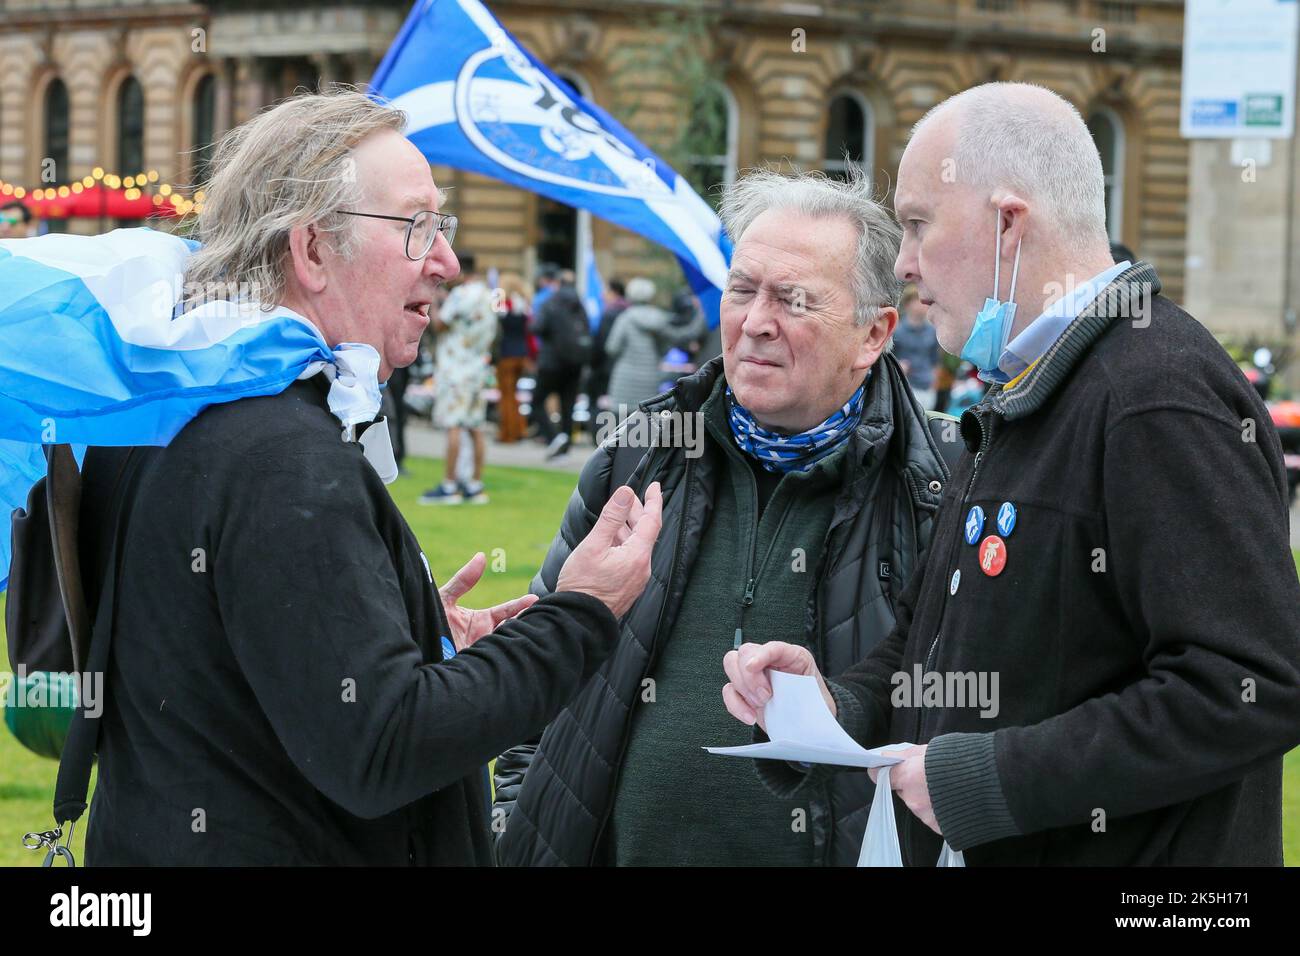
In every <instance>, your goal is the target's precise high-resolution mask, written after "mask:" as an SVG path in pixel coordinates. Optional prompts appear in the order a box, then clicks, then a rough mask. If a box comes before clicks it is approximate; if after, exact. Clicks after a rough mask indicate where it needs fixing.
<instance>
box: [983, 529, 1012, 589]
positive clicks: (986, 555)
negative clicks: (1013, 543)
mask: <svg viewBox="0 0 1300 956" xmlns="http://www.w3.org/2000/svg"><path fill="white" fill-rule="evenodd" d="M1006 566H1007V543H1006V542H1005V541H1003V540H1002V539H1001V538H999V537H998V536H997V535H995V534H991V535H989V536H988V537H987V538H985V539H984V541H983V542H981V544H980V570H981V571H983V572H984V573H985V574H987V575H988V576H989V577H991V578H995V577H997V576H998V575H999V574H1001V573H1002V569H1003V568H1005V567H1006Z"/></svg>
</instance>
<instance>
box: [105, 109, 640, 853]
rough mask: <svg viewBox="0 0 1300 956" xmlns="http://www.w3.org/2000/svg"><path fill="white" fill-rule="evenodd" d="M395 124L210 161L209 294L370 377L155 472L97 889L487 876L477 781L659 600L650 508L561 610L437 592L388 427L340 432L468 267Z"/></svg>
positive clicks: (283, 139)
mask: <svg viewBox="0 0 1300 956" xmlns="http://www.w3.org/2000/svg"><path fill="white" fill-rule="evenodd" d="M404 124H405V117H404V115H403V114H402V113H401V112H399V111H395V110H390V109H388V108H386V107H383V106H381V105H379V104H377V103H375V102H374V101H373V100H371V99H370V98H369V97H366V96H364V95H362V94H359V93H339V94H328V95H311V96H304V97H298V98H295V99H291V100H288V101H286V102H284V103H282V104H280V105H279V106H277V107H276V108H275V109H272V110H269V111H267V112H264V113H261V114H259V115H258V116H257V117H255V118H254V119H252V120H250V121H249V123H248V124H247V125H246V126H244V127H242V128H241V129H240V130H238V131H237V133H238V135H235V136H232V137H231V138H229V139H227V140H226V141H224V142H223V143H222V144H221V145H220V146H219V147H218V149H217V157H216V161H215V167H214V168H215V172H214V177H213V180H212V183H211V185H210V186H209V190H208V203H209V205H208V210H207V211H208V212H209V214H210V216H211V218H205V220H204V226H203V229H202V232H201V234H200V237H201V239H202V241H203V242H204V247H203V248H204V251H205V252H207V253H208V255H207V256H206V257H205V258H203V259H199V258H198V255H201V253H199V254H196V258H195V260H193V264H192V268H194V269H196V270H198V274H199V275H203V274H216V275H220V276H223V277H224V279H225V280H226V281H227V282H228V284H229V286H230V287H232V288H233V287H239V288H247V287H249V286H247V285H245V282H246V281H247V282H250V283H252V287H260V288H263V289H266V290H268V292H269V294H270V295H271V296H273V300H274V301H275V302H276V303H277V304H278V305H280V306H282V307H284V308H287V309H290V310H292V311H293V312H295V313H297V314H298V315H299V316H300V317H301V319H302V321H304V322H308V323H310V324H312V325H313V326H315V327H316V328H317V329H318V330H319V331H320V333H321V335H322V336H323V337H324V339H325V340H326V342H327V343H328V344H329V345H330V347H331V348H332V349H334V350H335V356H336V359H337V360H338V361H339V362H340V363H344V362H345V361H351V362H352V363H353V364H351V365H343V364H340V365H339V366H338V367H336V366H335V365H332V364H330V365H326V367H325V369H322V370H321V373H319V374H316V375H313V376H310V377H307V378H303V379H300V380H299V381H297V382H295V383H293V384H292V385H291V386H290V387H289V388H288V389H286V390H285V391H284V392H282V393H280V394H278V395H273V396H267V397H258V398H247V399H242V400H238V401H234V402H230V403H228V404H222V405H217V406H213V407H211V408H209V409H207V410H206V411H204V412H203V413H201V414H200V415H199V416H198V417H197V418H195V419H194V420H193V421H192V422H190V423H189V424H188V425H187V426H186V427H185V428H183V429H182V430H181V432H180V433H179V434H178V435H177V436H176V438H175V439H174V440H173V441H172V442H171V443H170V444H169V445H168V446H167V447H165V448H161V449H156V450H149V459H148V461H147V463H145V464H144V465H142V466H141V467H140V469H139V471H138V473H137V478H136V480H135V481H134V482H133V483H132V485H131V488H130V499H129V500H130V501H131V502H133V507H132V510H131V512H130V518H129V520H128V521H127V524H126V527H125V532H124V536H123V538H122V545H121V549H120V552H119V553H118V556H117V562H118V563H117V567H118V573H117V578H116V580H117V582H118V587H117V588H116V589H115V594H116V606H115V610H114V613H113V620H112V632H113V643H112V653H111V657H110V666H109V669H108V674H107V679H106V682H105V684H106V695H107V699H106V702H105V704H104V707H103V716H102V718H101V719H102V720H103V725H102V730H101V732H100V740H99V751H98V752H99V778H98V784H97V788H96V790H95V794H94V799H93V802H92V804H91V809H90V822H89V829H88V832H87V837H86V860H87V862H88V863H90V864H92V865H123V864H125V865H168V866H176V865H188V864H208V865H223V866H224V865H271V864H291V865H297V864H315V865H350V864H365V865H386V866H393V865H403V866H405V865H414V864H451V865H472V864H490V863H491V862H492V857H491V852H490V842H489V832H490V827H489V818H488V801H489V790H488V780H487V770H486V767H487V763H488V761H489V760H490V759H491V758H492V757H493V756H494V755H495V754H496V753H498V752H499V751H500V750H501V749H502V748H504V747H506V746H508V745H509V744H510V743H512V742H514V741H517V740H519V739H520V738H521V737H526V736H528V735H529V734H533V733H536V732H538V731H539V730H540V729H541V728H542V727H543V726H545V725H546V723H547V722H548V721H549V720H550V719H551V718H553V717H554V716H555V714H556V713H557V712H558V710H559V708H560V707H561V705H563V704H564V703H565V702H566V701H567V700H568V699H569V698H570V697H571V696H572V695H573V694H574V693H576V692H577V690H578V689H579V688H580V687H582V685H583V684H584V683H585V681H586V680H587V678H588V677H589V676H590V675H591V674H593V673H594V672H595V669H596V667H597V666H598V665H599V664H600V663H601V662H602V661H603V660H604V658H605V656H606V654H607V653H608V652H609V650H610V649H611V647H612V646H613V645H614V643H615V641H616V638H617V623H616V620H617V617H618V615H620V614H622V613H623V612H624V611H625V610H626V609H627V607H629V606H630V604H631V602H632V600H633V598H634V597H635V596H636V595H637V594H639V592H640V591H641V589H642V587H643V585H644V583H645V581H646V580H647V578H648V575H649V570H650V551H651V547H652V545H653V542H654V540H655V536H656V535H657V531H658V520H659V519H658V515H659V505H658V495H657V488H656V487H650V488H648V489H647V490H646V495H645V505H644V507H642V505H641V503H640V502H636V503H635V505H634V503H633V496H632V495H631V493H630V492H629V491H627V490H621V491H620V492H619V494H618V495H616V497H615V498H614V499H612V500H611V502H610V506H609V507H608V508H606V509H604V511H603V512H602V514H601V517H600V519H599V520H598V522H597V529H598V531H597V533H596V534H594V535H592V536H591V537H589V538H588V542H587V544H585V545H584V547H583V548H581V549H579V550H578V551H575V552H574V554H573V556H572V558H570V560H569V561H568V562H567V563H566V564H565V566H564V568H563V570H562V573H561V575H560V581H559V582H558V584H557V588H556V592H555V593H554V594H553V595H552V596H549V597H547V598H543V599H541V600H537V598H535V597H533V596H531V595H525V596H524V597H522V598H518V599H516V600H513V601H508V602H506V603H504V604H500V605H498V606H496V607H493V608H490V609H486V610H471V609H470V608H468V607H466V606H464V605H463V604H462V600H463V598H464V596H465V594H466V593H467V592H468V591H469V590H470V589H471V588H472V587H473V586H474V584H475V582H476V581H477V580H478V579H479V577H480V575H481V574H482V573H483V570H484V566H485V563H486V561H485V558H484V556H483V555H482V553H480V554H478V555H476V556H475V557H474V558H473V559H471V561H470V562H469V563H468V564H467V565H466V566H465V567H464V568H462V569H461V570H460V571H459V572H458V573H457V574H456V575H455V576H454V577H452V579H451V580H450V581H449V582H448V583H447V584H446V585H444V586H443V587H442V588H441V589H439V588H438V587H437V586H436V585H435V584H434V581H433V576H432V574H431V572H430V568H429V561H428V559H427V558H426V556H425V554H424V552H423V550H422V549H421V545H420V543H419V542H418V541H417V540H416V538H415V536H414V534H413V533H412V532H411V529H410V527H409V526H408V525H407V523H406V522H405V521H404V520H403V518H402V515H401V513H400V512H399V511H398V509H397V507H396V505H395V504H394V502H393V500H392V498H391V496H390V495H389V494H388V492H387V490H386V489H385V487H384V484H383V481H382V480H381V477H380V472H381V471H382V472H384V473H388V474H391V472H392V471H393V470H395V469H393V463H392V459H391V455H387V456H385V454H384V453H383V452H384V450H385V449H386V447H387V445H386V442H384V441H383V438H386V435H387V433H386V431H385V429H384V426H383V425H382V424H380V423H373V422H365V421H362V422H361V424H360V430H359V431H358V430H357V429H358V425H357V424H356V423H355V420H353V423H352V424H350V425H348V426H347V427H346V428H345V427H344V425H343V421H342V419H341V418H340V417H338V416H337V415H336V412H335V409H336V407H339V406H340V405H347V404H352V405H353V406H354V407H359V405H358V403H361V404H364V402H365V401H366V400H367V396H371V395H373V396H374V397H375V398H376V399H377V396H378V386H379V382H380V381H382V380H384V379H386V378H388V377H389V375H390V374H391V373H392V370H393V369H394V368H397V367H399V366H401V365H404V364H406V363H409V362H411V361H412V360H413V359H414V358H415V355H416V348H417V347H418V342H419V338H420V334H421V333H422V332H423V330H424V327H425V324H426V323H427V316H426V314H425V311H424V308H425V307H426V305H427V303H428V302H429V301H431V299H432V297H433V294H434V289H435V287H436V286H437V285H438V283H440V282H442V281H444V280H446V279H448V278H451V277H453V276H455V275H456V273H457V271H458V268H459V267H458V264H457V262H456V257H455V255H454V254H453V252H452V251H451V245H450V242H449V239H450V230H447V231H443V230H442V229H440V228H439V227H438V223H439V221H440V218H441V217H440V214H439V213H438V212H437V211H436V210H437V206H438V203H439V193H438V190H437V189H436V188H435V186H434V183H433V180H432V178H431V177H430V174H429V165H428V163H427V162H426V160H425V159H424V157H423V156H422V155H421V154H420V152H419V150H417V149H416V148H415V147H414V146H412V145H411V143H410V142H409V141H407V140H406V139H405V138H404V137H403V136H402V135H401V130H402V128H403V126H404ZM272 144H273V146H274V148H273V149H271V148H270V147H271V146H272ZM349 170H351V171H352V173H351V174H349V172H348V171H349ZM272 180H275V181H278V182H281V183H287V184H289V185H288V186H286V187H285V188H283V189H280V190H275V191H267V190H261V189H257V188H255V186H256V184H258V183H264V182H268V181H272ZM250 204H251V205H250ZM337 209H344V210H349V211H355V214H354V215H350V216H340V215H338V214H337V213H336V212H335V210H337ZM386 216H405V217H409V219H410V220H414V221H413V222H409V223H408V224H397V225H395V224H394V222H393V221H391V220H389V219H385V218H380V217H386ZM285 221H288V222H290V223H292V224H291V225H286V226H283V227H280V228H281V229H282V230H283V231H281V232H279V233H271V234H270V235H271V239H270V240H269V241H271V242H272V247H271V249H270V251H269V252H268V251H267V250H266V249H264V248H262V246H261V243H263V242H265V241H268V240H267V239H266V238H265V237H264V235H263V232H262V230H261V228H260V227H261V226H263V225H264V224H265V223H267V222H277V223H278V222H285ZM442 221H444V222H445V220H442ZM257 263H262V264H263V266H264V269H263V271H260V272H258V273H256V274H255V278H256V281H254V277H253V276H250V275H245V274H244V273H243V272H242V271H240V270H241V269H246V268H250V264H257ZM345 342H346V343H351V344H350V345H349V346H348V347H347V348H346V349H344V348H342V347H341V344H342V343H345ZM367 357H369V358H372V359H373V361H374V364H373V365H367V364H366V360H367ZM331 373H332V374H331ZM367 377H368V381H367V380H366V378H367ZM377 406H378V403H377V401H375V402H374V404H373V405H371V406H369V407H367V413H368V414H370V415H371V416H373V414H374V413H375V412H376V411H377V410H378V407H377ZM345 417H347V418H349V419H351V416H345ZM371 429H375V430H376V431H377V432H378V434H379V436H380V440H379V441H378V442H377V443H374V444H372V443H371V441H370V440H369V439H368V438H367V436H368V435H370V431H371ZM358 434H359V436H360V440H359V441H358V440H353V439H355V438H356V437H357V435H358ZM341 436H342V439H343V440H340V437H341ZM93 467H94V464H93V463H92V462H90V461H89V460H88V468H93ZM90 484H91V485H93V484H95V483H94V482H91V483H90ZM629 517H631V518H632V520H631V521H629ZM461 546H462V545H461V544H460V543H459V542H458V543H457V544H456V547H457V548H460V547H461ZM444 547H445V543H444ZM105 599H106V598H101V601H102V600H105Z"/></svg>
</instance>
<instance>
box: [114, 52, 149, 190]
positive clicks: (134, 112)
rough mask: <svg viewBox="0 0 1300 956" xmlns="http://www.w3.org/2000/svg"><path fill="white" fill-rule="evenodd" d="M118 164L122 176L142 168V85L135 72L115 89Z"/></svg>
mask: <svg viewBox="0 0 1300 956" xmlns="http://www.w3.org/2000/svg"><path fill="white" fill-rule="evenodd" d="M117 168H118V175H120V176H123V177H125V176H134V175H135V174H136V173H138V172H141V171H142V170H143V169H144V89H143V88H142V87H141V86H140V81H139V80H137V79H136V78H135V77H134V76H128V77H127V78H126V79H125V80H123V81H122V85H121V86H120V87H118V90H117Z"/></svg>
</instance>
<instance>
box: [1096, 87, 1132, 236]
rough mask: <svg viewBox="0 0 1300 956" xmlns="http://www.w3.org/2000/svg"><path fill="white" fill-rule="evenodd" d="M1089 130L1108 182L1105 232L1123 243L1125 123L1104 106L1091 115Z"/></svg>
mask: <svg viewBox="0 0 1300 956" xmlns="http://www.w3.org/2000/svg"><path fill="white" fill-rule="evenodd" d="M1088 132H1089V133H1091V134H1092V141H1093V142H1094V143H1096V144H1097V152H1098V153H1099V154H1100V155H1101V171H1102V174H1103V175H1104V176H1105V181H1106V233H1107V235H1109V236H1110V238H1111V239H1113V240H1115V241H1116V242H1120V241H1122V240H1123V233H1124V123H1123V121H1121V120H1120V118H1119V116H1118V115H1116V114H1115V113H1114V112H1113V111H1112V110H1108V109H1106V108H1105V107H1101V108H1098V109H1096V110H1094V111H1093V114H1092V115H1091V116H1089V117H1088Z"/></svg>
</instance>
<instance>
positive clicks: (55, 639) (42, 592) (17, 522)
mask: <svg viewBox="0 0 1300 956" xmlns="http://www.w3.org/2000/svg"><path fill="white" fill-rule="evenodd" d="M45 457H46V462H47V466H48V467H47V474H46V476H45V477H44V478H42V479H41V480H40V481H38V482H37V483H36V485H35V486H34V487H33V488H32V490H31V492H30V493H29V494H28V496H27V507H26V509H22V508H18V509H16V510H15V511H14V513H13V518H12V546H13V547H12V555H13V557H12V562H11V564H10V569H9V589H8V597H7V599H6V603H5V632H6V636H7V640H8V645H9V666H10V667H11V668H12V670H13V671H14V674H15V677H14V683H13V685H12V689H11V692H10V694H9V697H8V699H7V700H6V701H5V704H6V706H5V713H4V717H5V724H6V725H7V726H8V727H9V729H10V730H11V731H12V732H13V734H14V736H15V737H17V738H18V740H19V742H20V743H22V745H23V746H24V747H26V748H27V749H28V750H30V751H32V752H33V753H36V754H39V755H40V756H42V757H51V758H54V759H57V758H58V756H59V754H60V753H61V752H62V750H63V740H64V737H65V736H66V735H67V731H68V725H69V723H70V722H71V720H72V715H73V714H74V713H75V712H76V709H77V706H78V703H79V702H78V701H77V699H76V688H77V682H76V679H75V676H74V675H75V672H76V671H79V670H80V669H81V667H82V665H83V664H84V662H85V656H86V652H87V647H88V644H89V641H90V627H89V618H88V613H87V610H86V598H85V593H84V591H83V589H82V583H81V568H80V556H79V552H78V526H79V522H80V510H81V475H80V472H79V471H78V470H77V463H76V460H75V459H74V458H73V455H72V450H71V448H70V447H69V446H68V445H47V446H46V447H45ZM33 700H37V701H40V705H39V706H32V705H30V704H29V703H28V702H30V701H33Z"/></svg>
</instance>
